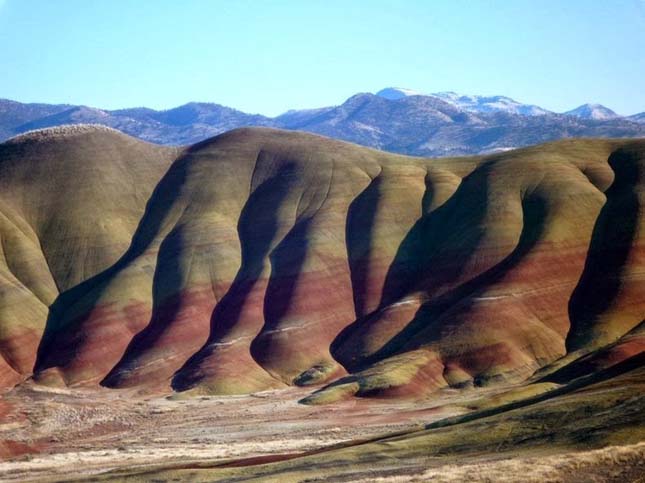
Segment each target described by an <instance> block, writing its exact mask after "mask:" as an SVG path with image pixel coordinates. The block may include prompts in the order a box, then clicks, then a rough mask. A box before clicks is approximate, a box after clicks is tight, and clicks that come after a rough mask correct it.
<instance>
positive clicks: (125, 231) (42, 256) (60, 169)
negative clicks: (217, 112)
mask: <svg viewBox="0 0 645 483" xmlns="http://www.w3.org/2000/svg"><path fill="white" fill-rule="evenodd" d="M176 152H177V150H176V149H170V148H162V147H159V146H154V145H151V144H147V143H144V142H141V141H138V140H135V139H133V138H131V137H128V136H125V135H123V134H121V133H119V132H118V131H114V130H111V129H107V128H101V127H94V126H73V127H61V128H54V129H49V130H46V131H36V132H33V133H28V134H24V135H21V136H18V137H16V138H14V139H12V140H9V141H7V142H5V143H3V144H0V242H1V243H0V354H1V357H0V385H7V384H11V383H14V382H17V381H19V380H20V379H22V378H23V377H24V376H25V375H28V374H30V373H31V371H32V369H33V367H34V363H35V359H36V350H37V348H38V345H39V343H40V341H41V336H42V335H43V330H44V328H45V323H46V321H47V317H48V314H50V315H51V313H53V312H55V309H56V307H57V305H59V304H58V302H57V301H58V300H60V298H59V295H60V294H64V293H66V292H68V291H70V290H73V289H74V288H75V287H78V286H79V284H82V282H84V281H85V280H87V279H88V278H91V277H92V276H93V275H95V274H96V273H98V272H100V271H102V270H105V269H106V268H107V267H109V266H111V265H112V264H113V263H114V262H115V261H116V260H117V259H118V257H119V256H120V254H121V253H122V252H123V250H124V249H125V248H126V247H127V246H128V244H129V240H130V238H131V237H132V233H133V232H134V230H135V228H136V226H137V224H138V223H139V220H140V218H141V216H142V214H143V211H144V207H145V204H146V202H147V200H148V198H149V196H150V193H151V191H152V189H153V188H154V186H155V184H156V183H157V181H158V180H159V178H161V176H162V175H163V173H164V171H165V170H166V169H167V167H168V165H169V164H170V162H171V160H172V159H174V157H175V156H176ZM50 310H51V313H50ZM50 319H51V317H50ZM61 329H62V328H61V327H58V328H57V327H53V326H52V327H49V328H48V330H49V331H55V330H61ZM75 336H76V337H81V336H82V334H76V335H75Z"/></svg>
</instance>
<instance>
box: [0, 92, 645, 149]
mask: <svg viewBox="0 0 645 483" xmlns="http://www.w3.org/2000/svg"><path fill="white" fill-rule="evenodd" d="M79 123H92V124H101V125H104V126H108V127H112V128H114V129H118V130H120V131H122V132H124V133H126V134H129V135H131V136H135V137H137V138H139V139H143V140H144V141H148V142H154V143H157V144H164V145H188V144H194V143H197V142H200V141H203V140H205V139H207V138H210V137H212V136H215V135H217V134H221V133H223V132H225V131H228V130H231V129H234V128H238V127H249V126H261V127H274V128H280V129H289V130H298V131H306V132H312V133H316V134H322V135H324V136H329V137H333V138H336V139H340V140H345V141H350V142H353V143H357V144H362V145H363V146H368V147H372V148H377V149H382V150H385V151H390V152H396V153H401V154H407V155H416V156H449V155H468V154H481V153H490V152H496V151H503V150H508V149H512V148H517V147H522V146H528V145H532V144H538V143H543V142H547V141H553V140H557V139H563V138H571V137H643V136H645V124H643V123H642V122H640V121H639V118H638V116H631V117H620V116H618V115H616V114H615V113H613V111H610V110H609V109H607V108H604V107H602V106H598V105H587V106H581V107H580V108H578V109H576V110H574V111H571V112H570V113H565V114H557V113H554V112H550V111H548V110H546V109H543V108H541V107H539V106H535V105H531V104H523V103H521V102H518V101H515V100H514V99H511V98H509V97H505V96H468V95H459V94H456V93H454V92H441V93H436V94H428V95H426V94H422V93H419V92H416V91H412V90H410V89H401V88H387V89H383V90H381V91H379V92H378V93H377V94H376V95H374V94H369V93H360V94H356V95H354V96H352V97H350V98H349V99H347V100H346V101H345V102H344V103H342V104H341V105H339V106H328V107H322V108H319V109H302V110H293V111H288V112H286V113H284V114H282V115H280V116H277V117H273V118H272V117H266V116H262V115H259V114H247V113H244V112H241V111H238V110H235V109H231V108H229V107H226V106H222V105H219V104H213V103H197V102H192V103H188V104H185V105H183V106H180V107H176V108H173V109H169V110H165V111H155V110H153V109H147V108H143V107H141V108H133V109H120V110H114V111H109V110H105V109H95V108H92V107H86V106H50V105H45V104H20V103H17V102H13V101H5V100H0V141H1V140H4V139H7V138H9V137H11V136H13V135H16V134H20V133H23V132H26V131H29V130H33V129H40V128H46V127H51V126H58V125H63V124H79Z"/></svg>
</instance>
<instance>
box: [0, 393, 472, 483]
mask: <svg viewBox="0 0 645 483" xmlns="http://www.w3.org/2000/svg"><path fill="white" fill-rule="evenodd" d="M309 393H310V389H299V388H292V389H286V390H278V391H267V392H263V393H257V394H253V395H248V396H226V397H214V396H202V397H198V398H194V399H177V398H172V397H167V396H163V395H159V396H144V395H139V394H137V393H135V392H132V391H126V390H123V391H115V390H98V391H97V390H76V389H52V388H47V387H43V386H38V385H33V384H26V385H23V386H21V387H18V388H15V389H13V390H12V391H10V392H8V393H6V394H5V395H4V396H3V397H2V399H0V403H1V404H2V406H0V407H1V408H2V410H3V415H2V417H1V418H0V441H3V442H4V444H5V446H6V447H7V448H5V454H4V455H2V456H3V458H2V461H0V480H2V481H25V480H38V479H41V478H42V479H48V480H49V479H57V478H63V477H74V476H83V475H86V476H89V475H94V474H99V473H102V472H104V471H108V470H112V469H115V468H121V467H124V466H125V467H128V468H132V469H136V468H145V467H148V466H150V465H155V464H160V463H163V464H166V463H169V464H172V463H176V462H199V461H213V460H219V459H221V460H222V461H224V460H227V459H231V458H236V459H237V458H246V457H254V456H263V455H276V454H285V453H286V454H290V453H298V452H303V451H308V450H312V449H317V448H322V447H326V446H331V445H334V444H336V443H341V442H346V441H350V440H357V439H362V438H368V437H373V436H375V435H380V434H383V433H391V432H395V431H399V430H409V429H414V428H415V427H418V426H420V425H422V424H425V423H428V422H430V421H433V420H437V419H441V418H444V417H448V416H452V415H455V414H459V413H461V412H464V411H465V409H464V408H462V407H461V406H458V405H455V403H457V402H459V401H461V400H463V399H464V398H466V399H472V398H474V397H477V396H478V394H479V392H477V393H475V392H473V393H467V394H466V396H464V395H463V394H458V393H457V392H454V391H447V392H445V393H444V394H442V395H440V396H439V397H437V398H433V399H432V400H428V401H425V402H419V401H408V402H405V401H392V400H390V401H387V400H370V401H366V400H361V399H354V400H351V401H346V402H343V403H338V404H332V405H328V406H324V407H312V406H306V405H302V404H298V402H297V401H298V400H299V399H300V398H302V397H304V396H306V395H307V394H309ZM70 468H73V472H70Z"/></svg>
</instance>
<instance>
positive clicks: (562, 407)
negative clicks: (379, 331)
mask: <svg viewBox="0 0 645 483" xmlns="http://www.w3.org/2000/svg"><path fill="white" fill-rule="evenodd" d="M644 376H645V369H643V368H636V369H633V370H629V371H628V372H626V373H623V374H618V375H616V376H614V377H611V378H609V379H605V380H599V381H597V382H594V383H592V384H590V385H586V386H585V387H580V388H577V389H575V390H573V391H570V392H565V393H561V394H559V395H558V396H557V397H553V398H546V399H542V400H536V401H535V402H534V403H531V404H526V405H524V404H523V403H522V404H521V405H519V406H508V405H506V406H505V404H508V402H509V401H511V402H512V401H517V397H518V396H517V395H518V394H519V395H521V396H520V397H523V398H525V399H524V400H526V398H528V399H531V398H532V397H533V396H534V395H535V393H534V392H531V391H529V392H527V391H526V389H525V388H522V387H520V388H515V389H513V388H506V389H500V388H496V389H477V390H468V391H455V390H449V391H445V392H443V393H439V394H438V395H437V397H435V398H432V399H430V400H424V401H394V400H373V399H372V400H366V399H352V400H349V401H345V402H341V403H336V404H332V405H326V406H306V405H302V404H298V402H297V401H298V400H299V399H300V398H301V397H303V396H304V395H306V394H308V393H309V392H310V390H307V389H298V388H292V389H288V390H280V391H269V392H263V393H256V394H252V395H248V396H229V397H215V396H202V397H197V398H193V399H182V398H178V397H173V396H171V397H168V396H163V395H142V394H137V393H135V392H133V391H129V390H120V391H116V390H80V389H52V388H45V387H41V386H36V385H32V384H30V383H26V384H23V385H21V386H18V387H16V388H14V389H13V390H11V391H9V392H8V393H6V394H4V395H3V396H2V398H1V399H0V445H1V446H0V451H2V452H3V453H2V454H1V455H0V456H1V458H2V461H1V462H0V480H2V481H66V480H70V479H71V480H83V481H85V480H88V479H90V480H94V479H100V480H104V479H108V480H117V481H120V480H123V479H131V480H133V481H171V480H174V481H186V480H188V481H249V480H253V481H364V482H367V481H370V482H371V481H382V482H399V481H427V480H430V481H445V482H455V481H496V482H497V481H536V482H537V481H585V482H586V481H598V482H600V481H602V482H605V481H616V482H618V481H620V482H624V481H644V480H643V479H644V478H645V421H644V419H645V416H644V414H645V411H644V410H643V409H644V408H645V391H644V389H645V377H644ZM509 389H510V390H509ZM528 394H531V395H528ZM509 395H510V396H509ZM491 408H492V409H491ZM498 408H499V410H498ZM474 409H475V412H474V413H473V412H471V411H473V410H474ZM477 409H479V413H477V412H476V410H477ZM477 414H479V416H477ZM473 415H475V416H473ZM446 422H447V423H446Z"/></svg>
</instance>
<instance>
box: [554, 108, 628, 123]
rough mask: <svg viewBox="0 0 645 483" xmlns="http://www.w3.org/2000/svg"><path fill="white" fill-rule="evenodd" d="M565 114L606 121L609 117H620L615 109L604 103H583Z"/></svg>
mask: <svg viewBox="0 0 645 483" xmlns="http://www.w3.org/2000/svg"><path fill="white" fill-rule="evenodd" d="M564 114H566V115H567V116H575V117H580V118H582V119H593V120H596V121H606V120H607V119H615V118H617V117H620V116H619V115H618V114H616V113H615V112H614V111H612V110H611V109H609V108H608V107H605V106H603V105H602V104H583V105H582V106H578V107H576V108H575V109H572V110H571V111H567V112H565V113H564Z"/></svg>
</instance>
